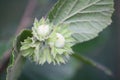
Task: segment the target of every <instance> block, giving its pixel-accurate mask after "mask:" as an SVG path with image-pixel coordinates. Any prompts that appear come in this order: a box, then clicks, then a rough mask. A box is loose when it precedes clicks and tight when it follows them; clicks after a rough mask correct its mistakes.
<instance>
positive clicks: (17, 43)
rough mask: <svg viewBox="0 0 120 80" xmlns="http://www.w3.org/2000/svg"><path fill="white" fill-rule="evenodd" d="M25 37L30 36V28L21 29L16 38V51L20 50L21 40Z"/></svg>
mask: <svg viewBox="0 0 120 80" xmlns="http://www.w3.org/2000/svg"><path fill="white" fill-rule="evenodd" d="M27 37H32V31H31V30H23V31H22V32H21V33H20V34H19V35H18V36H17V38H16V44H15V46H16V50H17V52H19V51H20V47H21V42H23V41H24V40H25V39H26V38H27Z"/></svg>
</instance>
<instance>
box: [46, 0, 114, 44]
mask: <svg viewBox="0 0 120 80" xmlns="http://www.w3.org/2000/svg"><path fill="white" fill-rule="evenodd" d="M113 11H114V9H113V0H59V1H58V2H57V3H56V5H55V6H54V7H53V9H52V10H51V11H50V13H49V15H48V18H49V20H50V22H53V24H54V25H58V24H70V27H69V29H70V30H71V31H72V32H73V37H74V38H75V39H76V40H77V41H78V42H83V41H88V40H90V39H93V38H95V37H96V36H98V34H99V32H101V31H102V30H103V29H104V28H106V27H107V26H108V25H110V23H111V22H112V21H111V16H112V13H113Z"/></svg>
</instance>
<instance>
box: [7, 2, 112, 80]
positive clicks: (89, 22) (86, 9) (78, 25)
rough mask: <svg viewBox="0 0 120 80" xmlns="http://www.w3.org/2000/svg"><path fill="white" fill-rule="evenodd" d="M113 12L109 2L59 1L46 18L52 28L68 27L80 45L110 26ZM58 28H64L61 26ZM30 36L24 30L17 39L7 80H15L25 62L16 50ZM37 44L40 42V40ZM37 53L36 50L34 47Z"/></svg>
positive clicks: (102, 68) (77, 57)
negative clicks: (13, 58)
mask: <svg viewBox="0 0 120 80" xmlns="http://www.w3.org/2000/svg"><path fill="white" fill-rule="evenodd" d="M113 11H114V9H113V0H59V1H58V2H57V3H56V5H55V6H54V7H53V9H52V10H51V11H50V13H49V14H48V17H47V18H48V19H49V20H50V22H51V23H52V24H53V25H54V26H56V27H58V26H60V27H61V26H62V25H63V24H65V25H68V27H69V29H70V30H71V31H72V37H73V38H74V39H76V42H77V43H81V42H85V41H88V40H91V39H93V38H95V37H96V36H98V34H99V33H100V32H101V31H102V30H103V29H104V28H106V27H107V26H108V25H110V23H111V22H112V21H111V16H112V13H113ZM62 27H63V28H64V26H62ZM33 30H35V31H34V33H35V34H36V30H37V29H33ZM38 32H39V31H38ZM60 32H61V31H60ZM36 35H38V34H36ZM47 35H48V34H47ZM32 36H34V34H33V35H32V32H31V31H30V30H24V31H22V32H21V33H20V35H18V36H17V38H16V41H15V50H14V55H15V61H14V60H13V61H14V63H13V65H11V66H9V67H8V75H7V80H17V78H18V76H19V74H20V72H21V69H22V67H23V64H24V62H25V61H24V60H25V58H24V57H23V56H22V55H21V53H20V48H21V46H22V45H24V43H23V44H22V45H21V42H24V40H25V39H27V38H28V37H32ZM63 36H64V35H63ZM39 37H41V35H40V36H39ZM42 38H43V37H42ZM45 40H46V39H45ZM39 41H40V42H42V41H41V39H40V40H39ZM42 43H43V42H42ZM86 44H87V43H86ZM38 49H40V48H39V47H38ZM69 49H70V48H69ZM44 51H46V50H44ZM68 51H69V50H68ZM60 52H62V51H60ZM45 53H48V52H45ZM47 55H48V54H47ZM45 56H46V55H45ZM37 57H38V56H37ZM73 57H75V58H76V59H78V60H79V61H82V62H83V63H86V64H89V65H92V66H94V67H97V68H99V69H101V70H103V71H104V72H105V73H107V74H108V75H111V72H110V71H109V70H108V69H107V68H105V67H103V66H101V65H100V64H98V63H96V62H94V61H92V60H90V59H88V58H86V57H83V56H81V55H78V54H73ZM41 59H42V57H41ZM43 59H44V58H43ZM58 59H59V58H58ZM40 61H42V60H40ZM48 62H49V61H48Z"/></svg>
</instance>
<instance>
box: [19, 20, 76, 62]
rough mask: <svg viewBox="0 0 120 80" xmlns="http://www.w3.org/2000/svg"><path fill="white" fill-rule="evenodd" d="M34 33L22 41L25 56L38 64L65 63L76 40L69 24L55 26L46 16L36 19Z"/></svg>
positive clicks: (22, 51) (22, 50)
mask: <svg viewBox="0 0 120 80" xmlns="http://www.w3.org/2000/svg"><path fill="white" fill-rule="evenodd" d="M32 34H33V36H32V37H28V38H27V39H25V40H24V42H21V44H22V46H21V49H20V50H21V53H22V55H23V56H24V57H29V58H30V59H31V60H32V61H34V62H36V63H38V64H44V63H45V62H48V63H53V64H56V63H57V64H60V63H65V62H66V61H67V60H68V59H69V56H70V54H72V49H71V46H72V45H73V44H74V41H75V40H74V39H73V38H72V37H71V32H70V31H69V30H68V27H67V25H60V26H55V25H53V24H51V23H49V21H48V20H45V19H44V18H42V19H41V20H40V21H38V20H37V19H35V22H34V26H33V27H32Z"/></svg>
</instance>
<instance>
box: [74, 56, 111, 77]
mask: <svg viewBox="0 0 120 80" xmlns="http://www.w3.org/2000/svg"><path fill="white" fill-rule="evenodd" d="M72 56H73V57H74V58H76V59H77V60H79V61H81V62H83V63H85V64H88V65H91V66H93V67H96V68H98V69H100V70H102V71H103V72H105V73H106V74H107V75H110V76H111V75H112V72H111V70H109V69H108V68H106V67H105V66H103V65H101V64H99V63H97V62H95V61H93V60H91V59H89V58H87V57H84V56H82V55H79V54H73V55H72Z"/></svg>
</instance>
